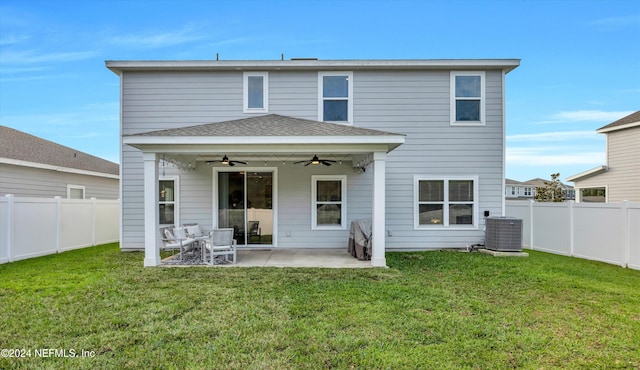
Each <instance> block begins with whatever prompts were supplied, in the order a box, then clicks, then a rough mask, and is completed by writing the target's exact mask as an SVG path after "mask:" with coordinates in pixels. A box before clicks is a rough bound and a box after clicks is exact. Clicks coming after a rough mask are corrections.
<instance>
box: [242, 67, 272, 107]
mask: <svg viewBox="0 0 640 370" xmlns="http://www.w3.org/2000/svg"><path fill="white" fill-rule="evenodd" d="M243 79H244V83H243V85H244V112H245V113H265V112H268V111H269V73H268V72H245V73H244V75H243Z"/></svg>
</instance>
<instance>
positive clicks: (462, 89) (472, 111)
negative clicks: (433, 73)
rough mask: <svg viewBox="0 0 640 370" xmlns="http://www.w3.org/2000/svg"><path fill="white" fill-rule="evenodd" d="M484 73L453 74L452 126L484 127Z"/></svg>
mask: <svg viewBox="0 0 640 370" xmlns="http://www.w3.org/2000/svg"><path fill="white" fill-rule="evenodd" d="M484 118H485V74H484V72H468V71H464V72H463V71H452V72H451V124H452V125H484V122H485V121H484Z"/></svg>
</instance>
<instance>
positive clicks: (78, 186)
mask: <svg viewBox="0 0 640 370" xmlns="http://www.w3.org/2000/svg"><path fill="white" fill-rule="evenodd" d="M72 189H76V190H78V189H79V190H82V198H79V199H86V197H87V189H86V187H85V186H84V185H73V184H67V199H78V198H71V190H72Z"/></svg>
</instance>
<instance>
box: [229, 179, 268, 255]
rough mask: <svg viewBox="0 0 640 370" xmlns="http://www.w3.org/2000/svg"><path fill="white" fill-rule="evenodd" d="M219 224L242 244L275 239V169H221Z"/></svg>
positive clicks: (260, 243) (264, 243)
mask: <svg viewBox="0 0 640 370" xmlns="http://www.w3.org/2000/svg"><path fill="white" fill-rule="evenodd" d="M217 176H218V179H217V180H218V227H220V228H233V229H234V235H235V236H234V237H235V239H236V240H237V242H238V245H271V244H272V243H273V218H274V217H273V172H270V171H264V172H259V171H240V172H218V175H217Z"/></svg>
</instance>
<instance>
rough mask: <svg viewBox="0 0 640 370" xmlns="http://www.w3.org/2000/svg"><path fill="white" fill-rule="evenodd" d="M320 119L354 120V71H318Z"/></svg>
mask: <svg viewBox="0 0 640 370" xmlns="http://www.w3.org/2000/svg"><path fill="white" fill-rule="evenodd" d="M318 97H319V101H318V121H324V122H336V123H349V124H351V123H352V122H353V73H352V72H318Z"/></svg>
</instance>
